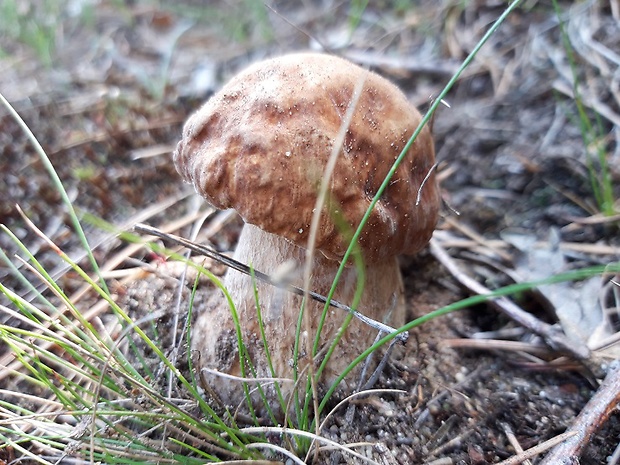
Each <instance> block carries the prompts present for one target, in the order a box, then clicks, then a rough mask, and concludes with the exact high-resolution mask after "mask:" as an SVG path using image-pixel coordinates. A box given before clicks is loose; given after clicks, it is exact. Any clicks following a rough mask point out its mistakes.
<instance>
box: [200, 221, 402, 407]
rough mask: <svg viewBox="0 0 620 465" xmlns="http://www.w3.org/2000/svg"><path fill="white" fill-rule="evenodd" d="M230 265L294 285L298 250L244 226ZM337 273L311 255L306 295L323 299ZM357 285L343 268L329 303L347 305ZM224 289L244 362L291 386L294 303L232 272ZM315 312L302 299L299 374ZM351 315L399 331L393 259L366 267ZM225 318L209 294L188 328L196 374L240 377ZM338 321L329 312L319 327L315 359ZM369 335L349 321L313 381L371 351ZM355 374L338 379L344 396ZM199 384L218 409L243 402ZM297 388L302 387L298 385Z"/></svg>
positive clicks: (297, 299)
mask: <svg viewBox="0 0 620 465" xmlns="http://www.w3.org/2000/svg"><path fill="white" fill-rule="evenodd" d="M234 258H235V259H236V260H238V261H240V262H242V263H247V264H248V265H250V266H252V267H253V268H255V269H256V270H259V271H262V272H264V273H267V274H269V275H271V276H274V277H277V278H278V279H280V280H282V281H285V282H289V283H291V284H294V285H296V286H302V275H303V266H304V260H305V250H304V249H302V248H300V247H298V246H296V245H294V244H293V243H291V242H289V241H288V240H286V239H283V238H281V237H279V236H276V235H274V234H270V233H267V232H265V231H263V230H261V229H260V228H258V227H256V226H253V225H251V224H246V225H245V226H244V227H243V231H242V233H241V236H240V238H239V244H238V246H237V249H236V250H235V254H234ZM338 267H339V263H338V262H337V261H335V260H330V259H328V258H326V257H324V256H323V255H322V254H320V253H319V254H317V257H315V259H314V261H313V263H312V280H311V289H312V290H313V291H315V292H317V293H319V294H322V295H327V294H328V292H329V290H330V288H331V286H332V282H333V280H334V277H335V276H336V273H337V271H338ZM357 278H358V271H357V269H356V268H355V267H347V268H345V271H344V273H343V275H342V276H341V278H340V280H339V283H338V286H337V288H336V292H335V294H334V296H333V299H335V300H338V301H340V302H342V303H344V304H347V305H350V304H351V302H352V300H353V298H354V295H355V293H356V289H357V286H358V283H357ZM224 284H225V287H226V289H227V291H228V292H229V294H230V296H231V297H232V300H233V301H234V303H235V307H236V312H237V314H238V317H239V322H240V326H241V331H242V337H243V342H244V344H245V346H246V349H247V355H248V356H249V358H250V359H251V361H252V363H253V365H254V367H255V368H256V375H257V376H258V377H260V378H264V377H272V376H275V377H278V378H289V379H293V378H294V375H295V374H294V368H293V367H294V360H293V358H294V347H295V338H296V328H297V325H298V319H299V311H300V309H301V308H302V300H303V299H302V297H301V296H299V295H296V294H293V293H291V292H288V291H286V290H284V289H282V288H278V287H275V286H272V285H269V284H266V283H262V282H254V283H253V282H252V280H251V277H249V276H246V275H244V274H242V273H239V272H237V271H234V270H230V271H229V272H228V273H227V274H226V276H225V279H224ZM255 287H256V289H257V290H258V299H259V302H258V304H259V307H260V315H261V318H262V321H263V324H264V329H265V339H266V342H267V345H268V349H269V353H270V355H271V361H272V364H273V369H274V373H273V374H272V372H271V370H270V368H269V366H268V363H267V358H266V352H265V348H264V344H263V341H262V337H261V333H260V328H259V324H258V319H257V302H256V298H255V294H254V289H255ZM323 309H324V305H323V304H321V303H319V302H315V301H313V300H308V301H307V302H306V304H305V312H308V313H307V316H308V318H307V321H309V322H310V324H309V326H310V327H309V328H307V327H302V328H301V339H302V340H301V341H300V345H299V357H298V363H297V370H298V373H300V374H301V373H305V372H306V371H307V370H306V368H307V365H308V363H310V360H311V357H310V356H309V351H310V350H312V349H311V348H312V346H313V344H314V340H315V336H316V332H317V330H318V327H319V321H320V318H321V314H322V313H323ZM358 309H359V311H360V312H361V313H363V314H364V315H366V316H368V317H369V318H372V319H375V320H378V321H382V322H384V323H387V324H390V325H392V326H395V327H398V326H402V325H403V324H404V322H405V311H404V297H403V286H402V279H401V275H400V269H399V267H398V262H397V259H396V258H395V257H393V256H392V257H388V258H387V259H386V260H385V261H381V262H376V263H372V264H369V265H367V268H366V270H365V283H364V291H363V294H362V299H361V302H360V305H359V308H358ZM230 312H231V309H230V308H229V307H228V305H227V303H226V302H225V300H224V299H223V298H222V296H221V295H215V296H214V298H213V299H212V300H211V302H210V303H209V308H208V310H206V311H205V312H203V313H201V314H199V315H198V316H197V319H196V321H195V323H194V327H193V333H194V334H195V335H197V336H198V337H194V338H193V349H194V351H195V352H196V353H197V354H199V356H200V357H199V358H198V365H199V367H206V368H211V369H215V370H217V371H220V372H224V373H227V374H231V375H236V376H240V375H241V374H242V371H241V367H240V363H239V352H238V348H237V335H236V331H235V326H234V322H233V319H232V318H231V313H230ZM386 315H387V316H386ZM346 317H347V313H346V312H345V311H343V310H340V309H335V308H329V310H328V314H327V318H326V320H325V324H324V325H323V327H322V328H321V335H320V339H319V340H320V344H319V354H321V355H323V354H324V352H323V350H322V349H324V348H326V347H328V346H329V345H330V344H331V342H332V341H333V339H334V337H335V336H336V334H337V332H338V331H339V329H340V327H341V326H342V324H343V322H344V320H345V318H346ZM376 335H377V333H376V331H375V330H373V329H372V328H370V327H369V326H367V325H366V324H364V323H363V322H361V321H358V320H357V319H353V320H352V321H351V322H350V324H349V326H348V327H347V330H346V332H345V334H344V336H343V337H342V340H341V341H340V343H339V345H338V346H337V349H336V351H335V352H334V354H333V355H332V358H331V359H330V360H329V363H328V364H327V366H326V369H325V371H324V372H323V373H322V377H321V382H322V383H323V384H326V385H331V383H332V382H334V381H335V379H336V378H337V377H338V376H339V375H340V374H341V373H342V371H343V370H344V369H345V368H346V367H347V366H348V365H349V364H350V363H351V361H353V359H354V358H355V357H357V356H358V355H359V354H360V353H362V352H363V351H364V350H365V349H367V348H368V347H369V346H370V345H372V344H373V342H374V340H375V338H376ZM319 358H320V357H319ZM317 362H319V363H320V360H315V363H317ZM315 366H316V365H315ZM360 371H361V370H360V369H358V370H355V371H354V372H353V373H352V375H351V376H349V377H348V378H347V379H345V381H344V383H345V384H346V385H345V386H342V388H343V389H344V391H345V392H350V391H351V390H352V389H353V388H355V386H356V385H357V382H358V379H357V376H355V375H356V374H357V375H359V372H360ZM203 374H204V373H203ZM203 379H206V380H207V381H208V382H209V384H210V385H211V387H213V388H215V390H216V391H217V392H218V394H219V396H220V398H221V400H222V401H224V402H225V403H227V404H231V405H234V404H237V403H239V402H240V401H242V400H243V390H242V388H241V385H240V384H239V383H235V382H234V381H230V380H229V379H225V378H221V377H217V376H210V375H209V376H203ZM292 386H293V383H290V384H289V383H287V384H286V385H283V386H282V392H283V393H284V394H285V396H286V395H287V394H290V393H291V392H292ZM302 386H305V383H304V384H302ZM266 391H267V393H268V394H267V396H268V398H269V399H270V400H271V399H273V398H274V395H275V390H274V389H273V388H269V389H266ZM272 407H273V406H272Z"/></svg>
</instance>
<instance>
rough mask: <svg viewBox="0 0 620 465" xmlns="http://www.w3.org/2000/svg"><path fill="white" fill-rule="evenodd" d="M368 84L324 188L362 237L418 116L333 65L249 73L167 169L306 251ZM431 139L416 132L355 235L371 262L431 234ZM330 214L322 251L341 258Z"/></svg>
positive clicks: (410, 249) (382, 88)
mask: <svg viewBox="0 0 620 465" xmlns="http://www.w3.org/2000/svg"><path fill="white" fill-rule="evenodd" d="M361 79H365V81H364V86H363V90H362V93H361V96H360V98H359V101H358V103H357V106H356V109H355V112H354V115H353V118H352V120H351V124H350V126H349V129H348V131H347V134H346V137H345V140H344V144H343V147H342V149H341V152H340V154H339V157H338V161H337V163H336V167H335V170H334V173H333V176H332V179H331V182H330V190H329V193H330V196H331V205H332V208H333V210H336V211H335V212H333V213H334V214H335V215H336V216H338V215H340V216H341V218H344V220H345V221H346V223H348V224H349V225H350V227H351V228H357V226H358V225H359V223H360V221H361V219H362V217H363V215H364V213H365V212H366V209H367V208H368V206H369V204H370V202H371V200H372V198H373V196H374V195H375V193H376V192H377V190H378V189H379V186H380V185H381V183H382V182H383V180H384V178H385V176H386V175H387V173H388V171H389V169H390V168H391V166H392V164H393V163H394V160H395V159H396V158H397V157H398V155H399V154H400V152H401V151H402V149H403V147H404V145H405V144H406V143H407V141H408V139H409V137H411V135H412V134H413V131H414V130H415V129H416V127H417V126H418V124H419V122H420V120H421V116H420V113H419V112H418V111H417V110H416V109H415V108H414V107H413V106H412V105H410V104H409V102H408V101H407V98H406V97H405V95H404V94H403V93H402V92H401V91H400V90H399V89H398V88H397V87H396V86H394V85H393V84H391V83H390V82H389V81H387V80H386V79H384V78H382V77H380V76H379V75H377V74H375V73H371V72H367V71H366V70H364V69H363V68H360V67H359V66H357V65H354V64H352V63H350V62H348V61H346V60H343V59H341V58H337V57H334V56H330V55H321V54H312V53H307V54H293V55H288V56H283V57H280V58H275V59H271V60H266V61H263V62H260V63H257V64H255V65H253V66H250V67H249V68H247V69H246V70H245V71H243V72H241V73H240V74H238V75H237V76H236V77H234V78H233V79H232V80H231V81H230V82H229V83H228V84H227V85H226V86H224V87H223V88H222V89H221V90H220V91H219V92H218V93H217V94H216V95H215V96H213V97H212V98H211V99H210V100H209V101H208V102H207V103H206V104H205V105H204V106H203V107H202V108H201V109H200V110H198V112H196V113H195V114H194V115H193V116H192V117H191V118H190V119H189V120H188V121H187V123H186V125H185V128H184V129H183V138H182V140H181V141H180V142H179V144H178V146H177V148H176V151H175V153H174V162H175V165H176V168H177V170H178V171H179V173H181V175H182V176H183V178H184V179H185V180H186V181H188V182H191V183H193V184H194V186H195V188H196V189H197V191H198V192H199V193H200V194H201V195H202V196H203V197H205V198H206V199H207V200H208V201H209V202H210V203H211V204H212V205H214V206H215V207H217V208H234V209H235V210H237V212H238V213H239V214H240V215H241V216H242V217H243V219H244V220H245V221H246V222H248V223H252V224H254V225H256V226H258V227H260V228H261V229H263V230H265V231H267V232H270V233H273V234H277V235H279V236H282V237H284V238H286V239H288V240H290V241H292V242H294V243H295V244H297V245H300V246H302V247H304V246H305V245H306V243H307V239H308V232H309V229H310V222H311V218H312V214H313V209H314V207H315V202H316V198H317V192H318V189H319V185H320V181H321V177H322V174H323V170H324V168H325V165H326V163H327V160H328V159H329V157H330V154H331V151H332V146H333V144H334V142H335V139H336V137H337V134H338V131H339V130H340V126H341V125H342V121H343V119H344V117H345V113H346V111H347V107H348V105H349V102H350V101H351V99H352V95H353V92H354V88H355V86H356V84H357V82H358V81H359V80H361ZM434 163H435V154H434V147H433V141H432V137H431V134H430V131H429V130H428V128H424V129H423V131H422V132H421V133H420V135H419V136H418V138H417V139H416V141H415V142H414V144H413V146H412V147H411V149H410V151H409V153H408V155H407V157H406V158H405V160H404V161H403V163H402V164H401V165H400V166H399V168H398V170H397V171H396V173H395V175H394V177H393V178H392V180H391V182H390V186H389V187H388V188H387V189H386V191H385V192H384V193H383V195H382V197H381V199H380V200H379V202H378V203H377V205H376V207H375V209H374V211H373V212H372V215H371V216H370V218H369V221H368V223H367V224H366V226H365V227H364V230H363V232H362V235H361V236H360V241H359V242H360V245H361V247H362V250H363V251H364V256H365V257H366V259H367V260H369V261H375V260H380V259H383V258H386V257H388V256H394V255H398V254H401V253H405V254H413V253H415V252H417V251H418V250H420V249H421V248H422V247H424V245H426V243H427V242H428V241H429V239H430V236H431V234H432V232H433V230H434V229H435V225H436V222H437V215H438V208H439V193H438V192H439V191H438V187H437V184H436V181H435V177H434V175H431V177H430V178H429V179H428V180H427V182H426V183H425V184H424V186H423V187H422V189H421V202H420V203H419V205H417V206H416V197H417V195H418V190H419V189H420V186H421V184H422V181H423V179H424V178H425V177H426V176H427V174H428V173H429V170H431V169H432V166H433V164H434ZM333 218H334V215H332V214H330V213H329V212H328V211H326V212H324V214H323V215H322V217H321V223H320V227H319V234H318V238H317V242H316V247H317V249H319V250H321V251H322V252H323V253H324V254H325V255H327V256H328V257H332V258H340V257H342V255H343V254H344V252H345V251H346V249H347V246H348V243H347V241H345V240H344V239H343V237H342V236H341V234H340V229H339V227H338V226H336V224H335V223H334V222H333V221H332V220H333Z"/></svg>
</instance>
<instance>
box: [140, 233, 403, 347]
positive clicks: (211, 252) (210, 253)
mask: <svg viewBox="0 0 620 465" xmlns="http://www.w3.org/2000/svg"><path fill="white" fill-rule="evenodd" d="M134 229H135V230H136V231H138V232H141V233H145V234H150V235H151V236H155V237H159V238H160V239H164V240H167V241H169V242H173V243H175V244H177V245H181V246H183V247H186V248H187V249H189V250H191V251H192V252H194V253H197V254H200V255H205V256H207V257H209V258H211V259H213V260H216V261H218V262H220V263H222V264H224V265H226V266H228V267H229V268H232V269H233V270H236V271H238V272H240V273H244V274H247V275H251V274H252V273H253V275H254V277H255V278H256V279H258V280H259V281H263V282H265V283H267V284H270V285H272V286H277V287H279V288H282V289H285V290H287V291H289V292H292V293H294V294H297V295H300V296H303V295H304V293H306V292H307V294H308V295H309V296H310V297H311V298H312V299H313V300H316V301H318V302H321V303H323V304H324V303H327V302H328V300H327V298H326V297H324V296H322V295H321V294H318V293H316V292H313V291H305V290H304V289H302V288H300V287H297V286H293V285H292V284H288V283H283V282H281V281H277V280H275V279H273V278H272V277H271V276H269V275H268V274H265V273H262V272H260V271H258V270H253V269H251V268H250V267H249V266H248V265H246V264H244V263H241V262H238V261H237V260H234V259H232V258H230V257H229V256H227V255H224V254H222V253H220V252H218V251H217V250H215V249H213V248H211V247H207V246H205V245H201V244H196V243H194V242H191V241H189V240H187V239H184V238H182V237H179V236H175V235H174V234H168V233H164V232H163V231H160V230H159V229H157V228H154V227H152V226H148V225H146V224H136V225H135V226H134ZM329 305H330V306H332V307H335V308H339V309H341V310H345V311H347V312H349V313H351V314H352V315H353V316H354V317H355V318H357V319H358V320H360V321H361V322H362V323H365V324H367V325H368V326H370V327H372V328H375V329H376V330H377V331H382V332H384V333H388V334H392V333H395V332H396V331H397V330H396V329H395V328H392V327H391V326H388V325H386V324H383V323H381V322H379V321H376V320H373V319H372V318H368V317H367V316H365V315H363V314H362V313H360V312H358V311H357V310H354V309H352V308H351V307H349V306H347V305H344V304H342V303H340V302H338V301H337V300H333V299H331V300H329ZM408 338H409V333H407V332H403V333H400V334H398V335H396V337H395V339H396V340H398V341H400V342H402V343H404V342H406V341H407V339H408Z"/></svg>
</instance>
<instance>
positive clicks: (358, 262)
mask: <svg viewBox="0 0 620 465" xmlns="http://www.w3.org/2000/svg"><path fill="white" fill-rule="evenodd" d="M356 90H357V89H356ZM360 90H361V89H360ZM354 95H356V93H354ZM356 103H357V102H356V99H355V98H354V99H353V101H352V104H351V107H352V109H351V110H350V114H351V115H352V114H353V110H354V109H355V105H356ZM347 117H348V119H349V121H347ZM350 118H351V117H350V115H349V114H347V116H346V117H345V119H344V120H343V127H344V131H343V133H344V132H346V128H347V126H348V124H349V123H350ZM345 124H346V126H345ZM343 137H344V136H343ZM340 146H341V144H338V141H336V144H335V145H334V147H340ZM338 155H339V151H338V150H334V151H333V153H332V155H331V158H330V164H328V166H327V168H326V169H325V175H324V177H323V182H322V184H321V188H320V189H321V191H320V194H319V197H318V198H317V202H316V207H315V214H314V216H313V218H312V220H313V222H312V224H311V233H310V235H309V242H310V240H312V241H313V243H314V237H316V236H315V234H316V230H317V228H316V227H315V225H318V224H319V220H320V213H319V214H318V215H317V212H320V211H321V210H322V205H323V204H324V203H325V202H327V204H328V205H327V206H328V209H327V210H328V212H329V214H330V216H331V219H332V221H333V222H334V223H335V225H336V228H337V229H338V231H340V234H341V235H342V236H343V237H344V238H345V241H347V240H348V241H349V242H350V243H352V244H353V245H354V250H353V254H352V256H353V263H354V266H355V269H356V270H357V282H356V286H355V294H354V295H353V300H352V302H351V304H350V305H351V307H350V308H351V309H353V310H355V309H357V307H358V306H359V303H360V301H361V299H362V294H363V292H364V283H365V280H366V269H365V264H364V259H363V257H362V253H361V250H360V247H359V244H358V243H357V242H351V238H352V237H353V230H352V229H351V228H350V227H349V225H348V224H347V222H346V221H345V219H344V217H343V215H342V213H339V212H338V211H337V209H336V207H335V205H333V202H331V201H330V199H328V198H327V187H328V186H329V182H327V181H328V180H329V179H330V178H331V171H333V167H334V166H333V165H331V162H332V160H333V161H334V162H335V160H336V159H337V157H338ZM330 165H331V166H330ZM313 254H314V247H312V249H310V248H308V249H307V251H306V257H308V256H310V257H312V255H313ZM307 260H308V263H311V258H310V259H308V258H307ZM309 268H310V267H309V266H308V265H307V266H306V270H305V272H308V270H309ZM306 278H307V279H308V280H309V279H310V276H309V275H307V276H306ZM309 286H310V283H309V282H306V283H305V285H304V289H309ZM304 302H305V299H304ZM328 308H329V307H328V306H325V307H323V312H322V313H321V316H320V320H319V325H318V326H317V330H316V334H315V337H314V345H313V347H312V357H313V358H314V357H316V356H317V355H318V353H319V344H320V335H321V330H322V328H323V325H324V324H325V321H326V319H327V315H328V312H327V310H328ZM354 316H355V315H354V313H353V312H349V314H348V315H347V316H346V318H345V320H344V321H343V322H342V324H341V326H340V328H339V329H338V332H337V333H336V336H335V337H334V339H333V340H332V341H331V342H330V344H329V347H328V349H327V351H326V353H325V355H324V357H323V359H322V360H321V364H320V365H319V367H318V368H317V370H316V372H315V373H314V374H313V376H314V379H315V383H316V381H318V380H319V379H320V378H321V374H322V373H323V371H324V370H325V367H326V366H327V364H328V362H329V360H330V358H331V356H332V354H333V353H334V351H335V350H336V349H337V347H338V344H339V343H340V341H341V340H342V337H343V336H344V334H345V332H346V330H347V328H348V326H349V324H350V323H351V321H352V319H353V317H354ZM297 337H299V334H297ZM311 383H312V380H311V379H308V383H307V386H306V391H305V401H304V407H303V415H302V418H303V419H306V420H307V419H308V418H309V415H308V413H309V412H308V409H309V406H310V404H309V403H310V400H312V399H315V394H316V393H315V392H313V391H312V384H311ZM316 413H317V412H315V414H316ZM305 426H308V425H305Z"/></svg>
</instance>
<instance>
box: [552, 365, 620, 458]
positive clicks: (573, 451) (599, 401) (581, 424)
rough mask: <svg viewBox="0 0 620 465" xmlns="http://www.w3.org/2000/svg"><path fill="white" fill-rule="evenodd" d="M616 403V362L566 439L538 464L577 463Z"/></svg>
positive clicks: (619, 387) (619, 368) (619, 386)
mask: <svg viewBox="0 0 620 465" xmlns="http://www.w3.org/2000/svg"><path fill="white" fill-rule="evenodd" d="M619 402H620V360H615V361H614V362H612V363H611V364H610V365H609V369H608V371H607V376H606V377H605V379H604V380H603V382H602V383H601V385H600V386H599V388H598V390H597V391H596V393H595V394H594V395H593V396H592V398H591V399H590V400H589V401H588V403H587V404H586V406H585V407H584V408H583V410H582V411H581V413H580V414H579V415H578V416H577V418H576V419H575V422H574V424H573V426H571V427H570V428H569V429H568V431H567V433H572V434H573V436H571V437H570V438H569V439H567V440H566V441H564V442H563V443H562V444H560V445H558V446H556V447H555V448H554V449H553V450H552V451H551V452H550V453H549V454H548V455H547V456H546V457H545V458H544V459H543V460H542V462H540V465H571V464H575V463H579V457H580V456H581V454H582V453H583V451H584V450H585V448H586V446H587V445H588V444H589V442H590V438H591V437H592V435H594V433H596V432H597V431H598V430H599V429H600V428H601V426H603V425H604V424H605V422H607V419H608V418H609V416H610V415H611V413H612V412H613V411H614V410H616V408H617V407H618V403H619Z"/></svg>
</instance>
